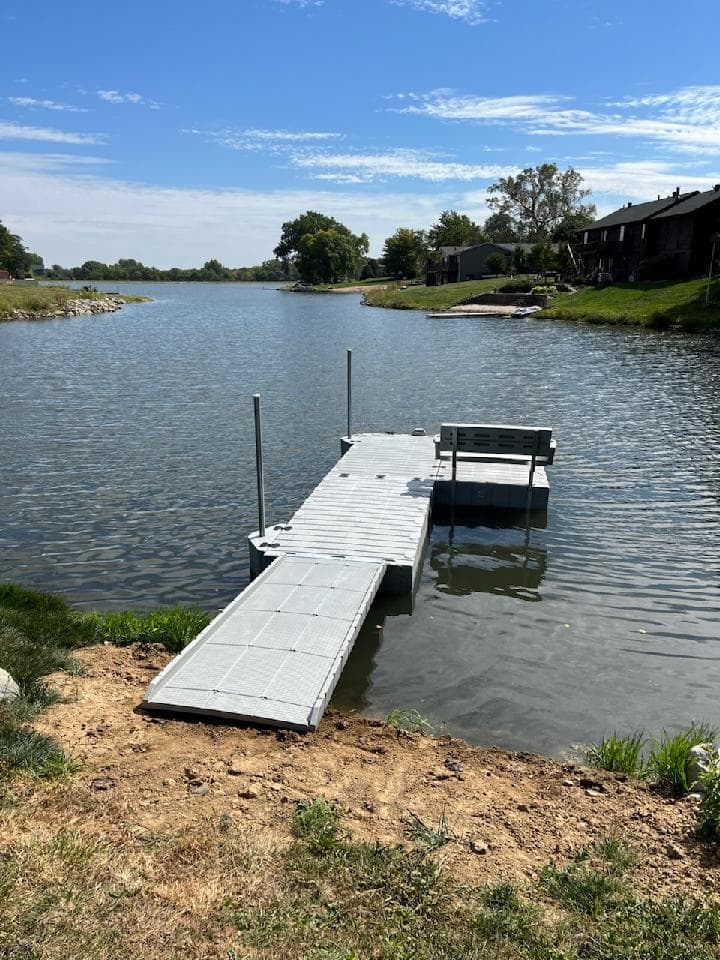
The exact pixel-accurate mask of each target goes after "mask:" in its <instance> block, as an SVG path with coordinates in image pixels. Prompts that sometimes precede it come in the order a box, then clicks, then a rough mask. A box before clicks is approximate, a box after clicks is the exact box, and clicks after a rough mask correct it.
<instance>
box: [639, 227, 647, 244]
mask: <svg viewBox="0 0 720 960" xmlns="http://www.w3.org/2000/svg"><path fill="white" fill-rule="evenodd" d="M646 226H647V224H646V223H644V224H643V227H642V233H641V234H640V239H641V240H644V239H645V227H646Z"/></svg>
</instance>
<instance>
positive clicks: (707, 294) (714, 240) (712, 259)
mask: <svg viewBox="0 0 720 960" xmlns="http://www.w3.org/2000/svg"><path fill="white" fill-rule="evenodd" d="M710 239H711V240H712V254H711V256H710V270H709V272H708V282H707V290H706V291H705V306H706V307H707V306H708V304H709V303H710V281H711V280H712V274H713V267H714V265H715V244H716V243H717V242H718V240H720V233H714V234H713V235H712V237H711V238H710Z"/></svg>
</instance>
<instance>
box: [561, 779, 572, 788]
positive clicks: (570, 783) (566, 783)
mask: <svg viewBox="0 0 720 960" xmlns="http://www.w3.org/2000/svg"><path fill="white" fill-rule="evenodd" d="M562 785H563V786H564V787H574V786H575V781H574V780H563V782H562Z"/></svg>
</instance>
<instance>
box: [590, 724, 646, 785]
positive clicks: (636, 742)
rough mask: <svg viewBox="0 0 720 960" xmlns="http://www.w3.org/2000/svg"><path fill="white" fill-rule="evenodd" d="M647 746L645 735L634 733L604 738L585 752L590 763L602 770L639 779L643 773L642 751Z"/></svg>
mask: <svg viewBox="0 0 720 960" xmlns="http://www.w3.org/2000/svg"><path fill="white" fill-rule="evenodd" d="M644 744H645V736H644V734H643V733H641V732H638V733H632V734H629V735H627V736H625V737H619V736H618V735H617V734H616V733H613V734H612V735H611V736H609V737H603V738H602V739H601V740H600V741H598V743H593V744H591V745H590V746H589V747H588V749H587V750H586V751H585V756H586V759H587V761H588V763H591V764H592V765H593V766H594V767H599V768H600V769H601V770H611V771H614V772H616V773H626V774H628V776H631V777H639V776H641V775H642V772H643V763H642V749H643V746H644Z"/></svg>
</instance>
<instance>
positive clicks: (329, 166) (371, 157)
mask: <svg viewBox="0 0 720 960" xmlns="http://www.w3.org/2000/svg"><path fill="white" fill-rule="evenodd" d="M290 160H291V163H292V164H293V166H295V167H298V168H300V169H304V170H312V171H317V173H314V177H315V179H322V180H334V181H335V182H339V183H369V182H371V181H373V180H377V179H388V178H391V177H392V178H397V177H403V178H414V179H416V180H429V181H432V182H433V183H440V182H442V181H448V180H456V181H470V180H492V179H496V178H497V177H502V176H506V175H507V174H508V173H513V172H515V171H516V170H517V168H516V167H508V166H499V165H496V164H472V163H458V162H457V161H455V160H452V159H444V158H438V157H433V156H432V155H430V154H428V153H425V152H422V151H418V150H392V151H389V152H385V153H330V152H327V151H299V152H296V153H293V154H292V155H291V158H290ZM348 178H351V179H348Z"/></svg>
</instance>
